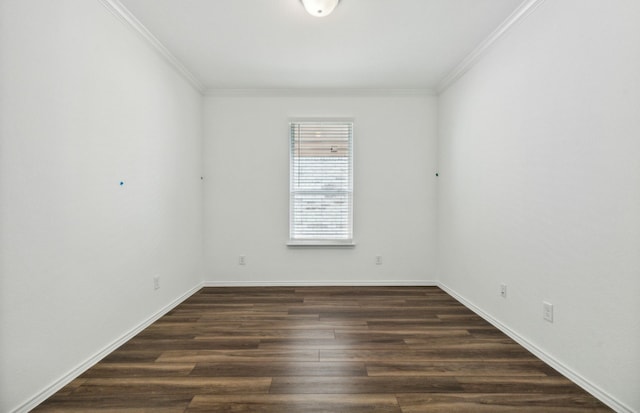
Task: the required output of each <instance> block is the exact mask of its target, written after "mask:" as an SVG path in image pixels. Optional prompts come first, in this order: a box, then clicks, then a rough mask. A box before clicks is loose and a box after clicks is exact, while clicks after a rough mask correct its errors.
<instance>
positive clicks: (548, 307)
mask: <svg viewBox="0 0 640 413" xmlns="http://www.w3.org/2000/svg"><path fill="white" fill-rule="evenodd" d="M542 317H543V318H544V319H545V320H547V321H548V322H550V323H553V304H551V303H548V302H546V301H543V302H542Z"/></svg>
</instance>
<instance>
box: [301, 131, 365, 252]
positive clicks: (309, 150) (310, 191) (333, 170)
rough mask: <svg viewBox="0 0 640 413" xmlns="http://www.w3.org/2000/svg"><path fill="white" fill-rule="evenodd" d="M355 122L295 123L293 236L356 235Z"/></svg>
mask: <svg viewBox="0 0 640 413" xmlns="http://www.w3.org/2000/svg"><path fill="white" fill-rule="evenodd" d="M352 131H353V124H352V123H350V122H293V123H291V124H290V134H291V135H290V138H291V176H290V178H291V186H290V187H291V194H290V196H291V206H290V238H291V239H292V240H342V241H344V240H350V239H351V238H352V232H353V231H352V211H353V207H352V203H353V197H352V189H353V179H352V169H353V168H352V142H353V133H352Z"/></svg>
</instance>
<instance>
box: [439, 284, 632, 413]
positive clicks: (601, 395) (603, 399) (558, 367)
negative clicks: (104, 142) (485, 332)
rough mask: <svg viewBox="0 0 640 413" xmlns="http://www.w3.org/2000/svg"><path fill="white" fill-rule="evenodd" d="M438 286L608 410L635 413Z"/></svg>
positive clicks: (480, 311)
mask: <svg viewBox="0 0 640 413" xmlns="http://www.w3.org/2000/svg"><path fill="white" fill-rule="evenodd" d="M438 286H439V287H440V288H442V289H443V290H444V291H445V292H446V293H447V294H449V295H450V296H452V297H453V298H455V299H456V300H458V301H459V302H460V303H462V304H463V305H464V306H465V307H467V308H468V309H470V310H471V311H473V312H474V313H476V314H477V315H479V316H480V317H482V318H484V319H485V320H486V321H488V322H489V323H490V324H492V325H493V326H494V327H496V328H497V329H498V330H500V331H502V332H503V333H505V334H506V335H508V336H509V337H511V338H512V339H513V340H514V341H515V342H517V343H518V344H520V345H521V346H522V347H524V348H526V349H527V350H529V351H530V352H531V353H533V354H534V355H535V356H536V357H538V358H539V359H541V360H542V361H544V362H545V363H547V364H548V365H550V366H551V367H553V368H554V369H556V370H557V371H559V372H560V373H561V374H562V375H564V376H565V377H567V378H568V379H569V380H571V381H572V382H574V383H575V384H577V385H578V386H580V387H582V388H583V389H584V390H585V391H587V392H588V393H590V394H591V395H593V396H594V397H595V398H597V399H598V400H600V401H601V402H602V403H604V404H606V405H607V406H609V407H610V408H612V409H613V410H615V411H616V412H618V413H635V412H634V410H633V409H632V408H630V407H629V406H627V405H625V404H624V403H621V402H620V401H619V400H617V399H615V398H614V397H613V396H611V395H610V394H609V393H607V392H606V391H604V390H602V389H601V388H600V387H598V386H596V385H595V384H593V383H591V382H590V381H589V380H587V379H585V378H584V377H582V376H581V375H580V374H578V373H576V372H575V371H573V370H572V369H571V368H569V367H567V366H566V365H565V364H563V363H562V362H561V361H559V360H558V359H556V358H554V357H552V356H550V355H549V354H547V353H546V352H545V351H544V350H542V349H540V348H539V347H537V346H536V345H535V344H533V343H531V342H530V341H529V340H527V339H526V338H524V337H522V336H521V335H520V334H518V333H516V332H515V331H513V330H512V329H511V328H509V327H508V326H506V325H504V324H502V323H501V322H500V321H498V320H496V319H495V318H493V317H492V316H491V315H490V314H488V313H485V312H484V311H483V310H481V309H480V308H479V307H478V306H476V305H475V304H473V303H472V302H471V301H469V300H467V299H466V298H464V297H463V296H461V295H460V294H458V293H456V292H455V291H454V290H452V289H451V288H449V287H448V286H447V285H446V284H444V283H441V282H440V283H438Z"/></svg>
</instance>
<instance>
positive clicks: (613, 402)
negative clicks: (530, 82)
mask: <svg viewBox="0 0 640 413" xmlns="http://www.w3.org/2000/svg"><path fill="white" fill-rule="evenodd" d="M304 286H309V287H311V286H319V287H330V286H372V287H373V286H400V287H412V286H413V287H432V286H437V287H440V288H441V289H442V290H444V291H445V292H447V293H448V294H449V295H451V296H452V297H453V298H455V299H456V300H458V301H459V302H461V303H462V304H463V305H464V306H465V307H467V308H469V309H470V310H471V311H473V312H475V313H476V314H478V315H479V316H480V317H482V318H483V319H485V320H486V321H487V322H489V323H490V324H492V325H493V326H494V327H496V328H497V329H499V330H500V331H502V332H503V333H505V334H506V335H507V336H509V337H511V338H512V339H513V340H514V341H516V342H517V343H518V344H520V345H521V346H523V347H524V348H526V349H527V350H529V351H530V352H531V353H533V354H534V355H535V356H536V357H538V358H540V359H541V360H542V361H544V362H545V363H547V364H549V365H550V366H551V367H553V368H554V369H556V370H558V371H559V372H560V373H562V374H563V375H564V376H566V377H567V378H569V379H570V380H571V381H573V382H574V383H576V384H577V385H578V386H580V387H582V388H583V389H584V390H586V391H587V392H589V393H590V394H592V395H593V396H594V397H596V398H597V399H599V400H600V401H602V402H603V403H605V404H606V405H608V406H609V407H611V408H612V409H613V410H615V411H616V412H618V413H636V412H634V410H633V409H631V408H630V407H629V406H626V405H625V404H624V403H622V402H620V401H619V400H617V399H615V398H614V397H613V396H611V395H610V394H609V393H607V392H606V391H604V390H602V389H601V388H600V387H598V386H596V385H594V384H593V383H591V382H590V381H588V380H587V379H585V378H584V377H582V376H581V375H580V374H578V373H576V372H574V371H573V370H572V369H570V368H569V367H567V366H566V365H564V364H563V363H562V362H560V361H559V360H557V359H555V358H554V357H552V356H550V355H548V354H547V353H545V352H544V351H543V350H542V349H540V348H539V347H537V346H536V345H534V344H532V343H531V342H530V341H528V340H527V339H526V338H524V337H522V336H521V335H519V334H518V333H516V332H515V331H513V330H511V329H510V328H509V327H508V326H506V325H504V324H502V323H501V322H500V321H498V320H496V319H495V318H493V317H492V316H491V315H489V314H488V313H486V312H484V311H483V310H481V309H480V308H479V307H477V306H476V305H475V304H473V303H472V302H470V301H469V300H467V299H466V298H464V297H463V296H461V295H459V294H458V293H456V292H455V291H454V290H452V289H451V288H449V287H448V286H447V285H446V284H444V283H441V282H438V281H416V280H400V281H399V280H393V281H369V282H367V281H342V282H326V281H325V282H322V281H318V282H315V281H314V282H292V281H270V282H263V281H262V282H253V281H204V282H202V283H200V284H198V285H196V286H195V287H193V288H192V289H190V290H189V291H187V292H185V293H184V294H183V295H181V296H180V297H178V298H176V299H175V300H173V301H172V302H171V303H169V304H167V305H166V306H164V307H163V308H161V309H160V310H159V311H157V312H156V313H154V314H153V315H151V316H150V317H149V318H147V319H146V320H145V321H143V322H142V323H140V324H139V325H138V326H136V327H134V328H133V329H131V330H130V331H129V332H127V333H126V334H124V335H123V336H122V337H120V338H118V339H117V340H115V341H113V342H112V343H111V344H109V345H107V346H106V347H104V348H103V349H102V350H100V351H99V352H97V353H96V354H95V355H93V356H91V357H89V358H88V359H87V360H85V361H84V362H83V363H81V364H80V365H78V366H77V367H75V368H74V369H72V370H71V371H69V372H68V373H67V374H65V375H64V376H62V377H61V378H60V379H58V380H57V381H55V382H54V383H53V384H51V385H50V386H48V387H46V388H45V389H43V390H42V391H41V392H39V393H38V394H36V395H35V396H34V397H32V398H31V399H30V400H28V401H27V402H25V403H24V404H22V405H21V406H19V407H18V408H16V409H15V410H13V411H12V413H26V412H28V411H30V410H31V409H33V408H35V407H36V406H37V405H39V404H40V403H42V402H43V401H44V400H46V399H47V398H49V397H50V396H52V395H53V394H54V393H55V392H57V391H58V390H60V389H61V388H63V387H64V386H66V385H67V384H69V383H70V382H71V381H73V380H74V379H76V378H77V377H78V376H80V375H81V374H82V373H84V372H85V371H86V370H88V369H89V368H91V367H92V366H93V365H95V364H96V363H98V362H99V361H100V360H102V359H103V358H104V357H106V356H107V355H109V354H110V353H111V352H113V351H114V350H116V349H117V348H118V347H120V346H121V345H122V344H124V343H126V342H127V341H128V340H130V339H131V338H133V337H134V336H135V335H136V334H138V333H140V332H141V331H142V330H144V329H145V328H147V327H148V326H150V325H151V324H152V323H154V322H155V321H157V320H158V319H159V318H160V317H162V316H163V315H165V314H166V313H168V312H169V311H171V310H172V309H173V308H175V307H176V306H178V305H179V304H180V303H182V302H183V301H184V300H186V299H187V298H189V297H191V296H192V295H193V294H195V293H196V292H197V291H198V290H199V289H200V288H202V287H304Z"/></svg>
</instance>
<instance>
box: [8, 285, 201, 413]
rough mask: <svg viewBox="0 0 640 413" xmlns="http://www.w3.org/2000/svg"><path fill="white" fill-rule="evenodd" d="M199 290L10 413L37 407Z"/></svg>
mask: <svg viewBox="0 0 640 413" xmlns="http://www.w3.org/2000/svg"><path fill="white" fill-rule="evenodd" d="M200 288H202V283H200V284H198V285H196V286H195V287H193V288H192V289H190V290H189V291H187V292H185V293H184V294H182V295H181V296H180V297H178V298H176V299H175V300H173V301H172V302H170V303H169V304H167V305H166V306H164V307H162V308H161V309H160V310H158V311H157V312H155V313H154V314H152V315H151V316H150V317H149V318H147V319H146V320H144V321H143V322H142V323H140V324H139V325H137V326H136V327H134V328H133V329H131V330H130V331H128V332H127V333H125V334H124V335H123V336H121V337H120V338H118V339H116V340H115V341H113V342H112V343H111V344H109V345H107V346H106V347H104V348H103V349H102V350H100V351H98V352H97V353H96V354H94V355H93V356H91V357H89V358H88V359H87V360H85V361H84V362H82V363H80V364H79V365H78V366H76V367H75V368H74V369H72V370H71V371H69V372H68V373H67V374H65V375H64V376H62V377H60V378H59V379H58V380H56V381H55V382H54V383H52V384H51V385H49V386H47V387H46V388H45V389H43V390H42V391H41V392H39V393H38V394H36V395H35V396H33V397H32V398H31V399H29V400H27V401H26V402H25V403H23V404H22V405H21V406H18V407H17V408H16V409H15V410H13V411H12V413H27V412H29V411H30V410H31V409H33V408H35V407H36V406H37V405H39V404H40V403H42V402H43V401H45V400H46V399H48V398H49V397H51V396H52V395H53V394H54V393H56V392H57V391H58V390H60V389H62V388H63V387H64V386H66V385H67V384H69V383H71V382H72V381H73V380H75V379H76V378H77V377H79V376H80V375H81V374H82V373H84V372H85V371H87V370H89V369H90V368H91V367H93V366H94V365H95V364H96V363H98V362H99V361H100V360H102V359H103V358H105V357H106V356H108V355H109V354H110V353H111V352H113V351H114V350H116V349H117V348H118V347H120V346H121V345H123V344H124V343H126V342H127V341H129V340H130V339H132V338H133V337H134V336H135V335H136V334H138V333H140V332H141V331H142V330H144V329H145V328H147V327H149V326H150V325H151V324H153V323H154V322H155V321H157V320H158V319H159V318H160V317H162V316H163V315H165V314H167V313H168V312H169V311H171V310H173V309H174V308H175V307H176V306H178V305H179V304H180V303H182V302H183V301H184V300H186V299H187V298H189V297H191V296H192V295H193V294H195V293H196V292H197V291H198V290H199V289H200Z"/></svg>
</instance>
